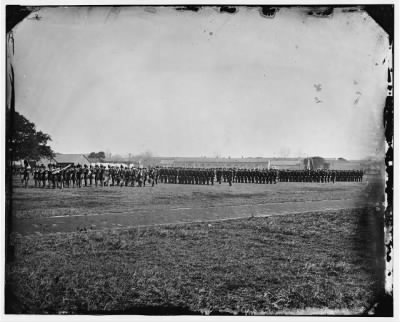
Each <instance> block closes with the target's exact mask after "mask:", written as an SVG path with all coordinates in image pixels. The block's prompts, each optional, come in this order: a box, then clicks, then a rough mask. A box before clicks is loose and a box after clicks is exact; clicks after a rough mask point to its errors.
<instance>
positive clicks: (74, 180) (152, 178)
mask: <svg viewBox="0 0 400 322" xmlns="http://www.w3.org/2000/svg"><path fill="white" fill-rule="evenodd" d="M156 172H157V169H146V168H129V167H127V166H120V167H116V166H108V167H106V166H103V165H95V166H92V165H91V166H89V167H88V166H87V165H84V166H81V165H79V164H78V165H76V166H75V165H73V166H69V167H64V168H62V167H61V166H57V165H52V164H49V165H48V167H47V168H46V167H45V166H44V165H42V166H40V167H35V168H34V169H33V179H34V182H35V187H52V188H56V187H57V188H64V187H72V188H74V187H78V188H81V187H87V186H93V185H94V186H96V187H97V186H120V187H123V186H125V187H126V186H136V185H137V186H139V187H145V186H146V182H148V183H150V184H152V186H154V184H157V179H158V176H157V175H156ZM28 180H29V173H27V171H26V170H24V175H23V181H24V182H25V185H27V181H28Z"/></svg>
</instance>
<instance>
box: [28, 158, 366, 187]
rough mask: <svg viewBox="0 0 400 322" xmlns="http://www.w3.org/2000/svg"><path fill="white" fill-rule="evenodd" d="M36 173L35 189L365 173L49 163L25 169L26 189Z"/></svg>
mask: <svg viewBox="0 0 400 322" xmlns="http://www.w3.org/2000/svg"><path fill="white" fill-rule="evenodd" d="M30 174H33V179H34V183H35V187H53V188H55V187H58V188H63V187H83V186H85V187H87V186H92V185H95V186H96V187H97V186H120V187H122V186H139V187H144V186H145V185H146V183H149V184H151V185H152V186H154V185H155V184H158V183H159V182H160V183H172V184H203V185H210V184H211V185H213V184H214V182H215V181H216V182H218V183H219V184H221V183H222V182H226V183H228V184H229V185H232V183H257V184H272V183H275V184H276V183H277V182H320V183H323V182H332V183H334V182H336V181H345V182H349V181H352V182H361V181H362V178H363V175H364V173H363V171H362V170H326V169H318V170H277V169H237V168H216V169H210V168H182V167H179V168H178V167H175V168H171V167H170V168H160V167H152V168H151V167H150V168H135V167H128V166H123V165H121V166H103V165H95V166H87V165H84V166H81V165H76V166H75V165H72V166H68V167H64V168H62V167H61V166H57V165H52V164H49V165H48V167H47V168H46V167H45V166H44V165H42V166H38V167H35V168H33V169H29V168H28V167H25V168H24V170H23V179H22V181H23V182H24V184H25V186H27V185H28V181H29V177H30Z"/></svg>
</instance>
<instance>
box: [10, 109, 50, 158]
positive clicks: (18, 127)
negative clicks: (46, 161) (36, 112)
mask: <svg viewBox="0 0 400 322" xmlns="http://www.w3.org/2000/svg"><path fill="white" fill-rule="evenodd" d="M6 113H7V114H6V130H7V143H8V144H7V147H8V153H9V154H8V156H9V157H10V158H11V160H23V159H24V160H25V159H26V160H36V161H38V160H40V158H43V157H47V158H51V157H54V152H53V150H52V149H51V147H50V146H49V145H47V142H48V141H51V137H50V135H48V134H46V133H43V132H42V131H36V126H35V124H34V123H33V122H30V121H29V120H28V119H27V118H25V117H24V116H23V115H22V114H19V113H18V112H16V111H11V110H10V109H7V112H6Z"/></svg>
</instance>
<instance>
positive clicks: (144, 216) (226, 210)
mask: <svg viewBox="0 0 400 322" xmlns="http://www.w3.org/2000/svg"><path fill="white" fill-rule="evenodd" d="M365 205H366V204H365V202H362V201H357V200H353V199H344V200H320V201H308V202H284V203H268V204H247V205H235V206H220V207H208V208H191V207H180V208H176V207H175V208H165V209H141V210H140V209H136V210H132V211H131V212H118V213H112V212H110V213H101V214H89V215H77V216H53V217H47V218H35V219H14V222H13V226H14V228H13V231H14V232H16V233H19V234H23V235H28V234H33V233H42V234H47V233H56V232H72V231H77V230H79V229H83V228H86V229H94V230H100V229H106V228H127V227H138V226H152V225H163V224H179V223H189V222H204V221H206V222H207V221H219V220H229V219H238V218H249V217H252V216H254V217H267V216H274V215H285V214H293V213H303V212H309V211H326V210H337V209H345V208H346V209H349V208H359V207H363V206H365Z"/></svg>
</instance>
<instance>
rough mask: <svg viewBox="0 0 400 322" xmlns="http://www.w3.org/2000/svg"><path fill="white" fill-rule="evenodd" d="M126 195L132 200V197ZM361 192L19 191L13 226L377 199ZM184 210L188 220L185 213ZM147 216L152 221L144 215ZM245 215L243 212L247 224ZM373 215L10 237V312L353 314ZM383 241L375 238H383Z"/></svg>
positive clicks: (373, 287)
mask: <svg viewBox="0 0 400 322" xmlns="http://www.w3.org/2000/svg"><path fill="white" fill-rule="evenodd" d="M132 189H133V190H132ZM369 189H370V188H368V186H366V185H365V184H355V183H354V184H353V183H348V184H338V185H335V186H333V185H330V186H328V185H318V184H309V185H300V184H277V185H246V184H243V185H235V186H233V187H228V186H226V185H221V186H219V185H217V186H213V187H206V186H182V185H159V186H158V187H156V188H155V189H151V188H147V187H146V188H144V189H139V188H122V189H117V188H106V189H103V190H100V189H91V188H86V189H81V190H80V191H78V190H76V189H75V190H72V189H70V190H65V191H62V192H61V191H54V190H42V189H26V190H25V189H21V188H16V189H15V191H14V194H13V216H14V218H19V219H20V220H32V218H38V220H39V219H40V218H43V217H47V218H49V217H51V216H52V215H55V214H60V213H63V214H64V215H67V216H68V214H72V215H74V214H75V213H78V214H79V213H81V212H82V211H83V212H92V213H93V214H96V213H102V214H106V215H108V216H110V217H113V216H118V212H121V213H125V212H129V211H130V212H132V215H134V214H135V211H134V210H135V209H141V208H146V209H150V210H152V209H154V210H156V209H159V210H160V211H161V213H162V211H163V209H167V208H168V207H184V208H186V207H188V206H190V207H191V208H193V209H194V208H196V207H199V208H201V207H202V206H208V207H215V208H213V209H214V210H213V211H216V212H218V211H220V210H221V209H224V208H226V207H227V206H228V205H232V204H237V205H243V204H252V203H274V202H282V201H293V200H301V201H310V200H329V199H339V200H340V199H349V198H352V199H357V200H365V201H366V200H367V199H369V201H375V200H371V198H372V196H374V198H375V199H376V198H377V197H376V191H377V190H376V189H372V190H369ZM187 211H189V212H190V211H192V210H191V209H189V210H187ZM149 213H150V214H151V211H150V212H149ZM244 215H245V214H244ZM379 218H380V214H379V212H377V211H376V209H375V208H372V207H367V203H365V207H363V208H359V209H347V210H346V209H345V210H335V211H332V210H326V211H321V212H309V213H302V214H293V215H290V214H288V215H284V216H272V217H264V218H256V217H251V216H249V218H246V219H236V220H228V221H220V222H219V221H215V222H210V223H207V222H204V223H201V222H200V223H190V224H169V225H163V226H150V227H136V228H125V229H124V227H122V228H121V227H120V229H113V227H111V226H110V227H109V228H108V229H106V228H104V229H101V230H99V229H96V230H91V229H86V230H84V231H74V232H65V233H61V232H52V233H46V234H43V233H38V234H28V235H20V234H13V237H12V242H13V244H14V245H15V251H16V253H15V260H14V261H13V262H12V263H9V264H7V267H6V282H7V296H6V299H7V305H6V309H7V310H8V311H9V312H10V313H11V312H15V313H122V312H123V313H132V314H171V313H172V314H201V313H203V314H217V313H220V314H291V313H293V312H294V311H293V310H307V309H320V310H322V311H319V312H327V311H326V310H329V309H330V310H335V311H330V312H338V313H340V312H345V314H359V313H360V312H362V311H363V310H365V309H366V308H367V307H369V306H370V305H371V304H372V303H373V301H374V298H375V296H376V295H377V293H378V290H379V288H380V287H381V284H382V279H381V277H380V275H379V274H378V273H377V272H379V270H380V269H381V268H382V267H381V262H379V261H377V260H376V258H377V257H378V256H379V255H380V252H381V248H380V246H381V245H379V244H377V243H376V240H379V238H377V235H379V233H380V232H379V230H377V226H379V225H380V224H381V221H380V219H379ZM378 237H379V236H378Z"/></svg>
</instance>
